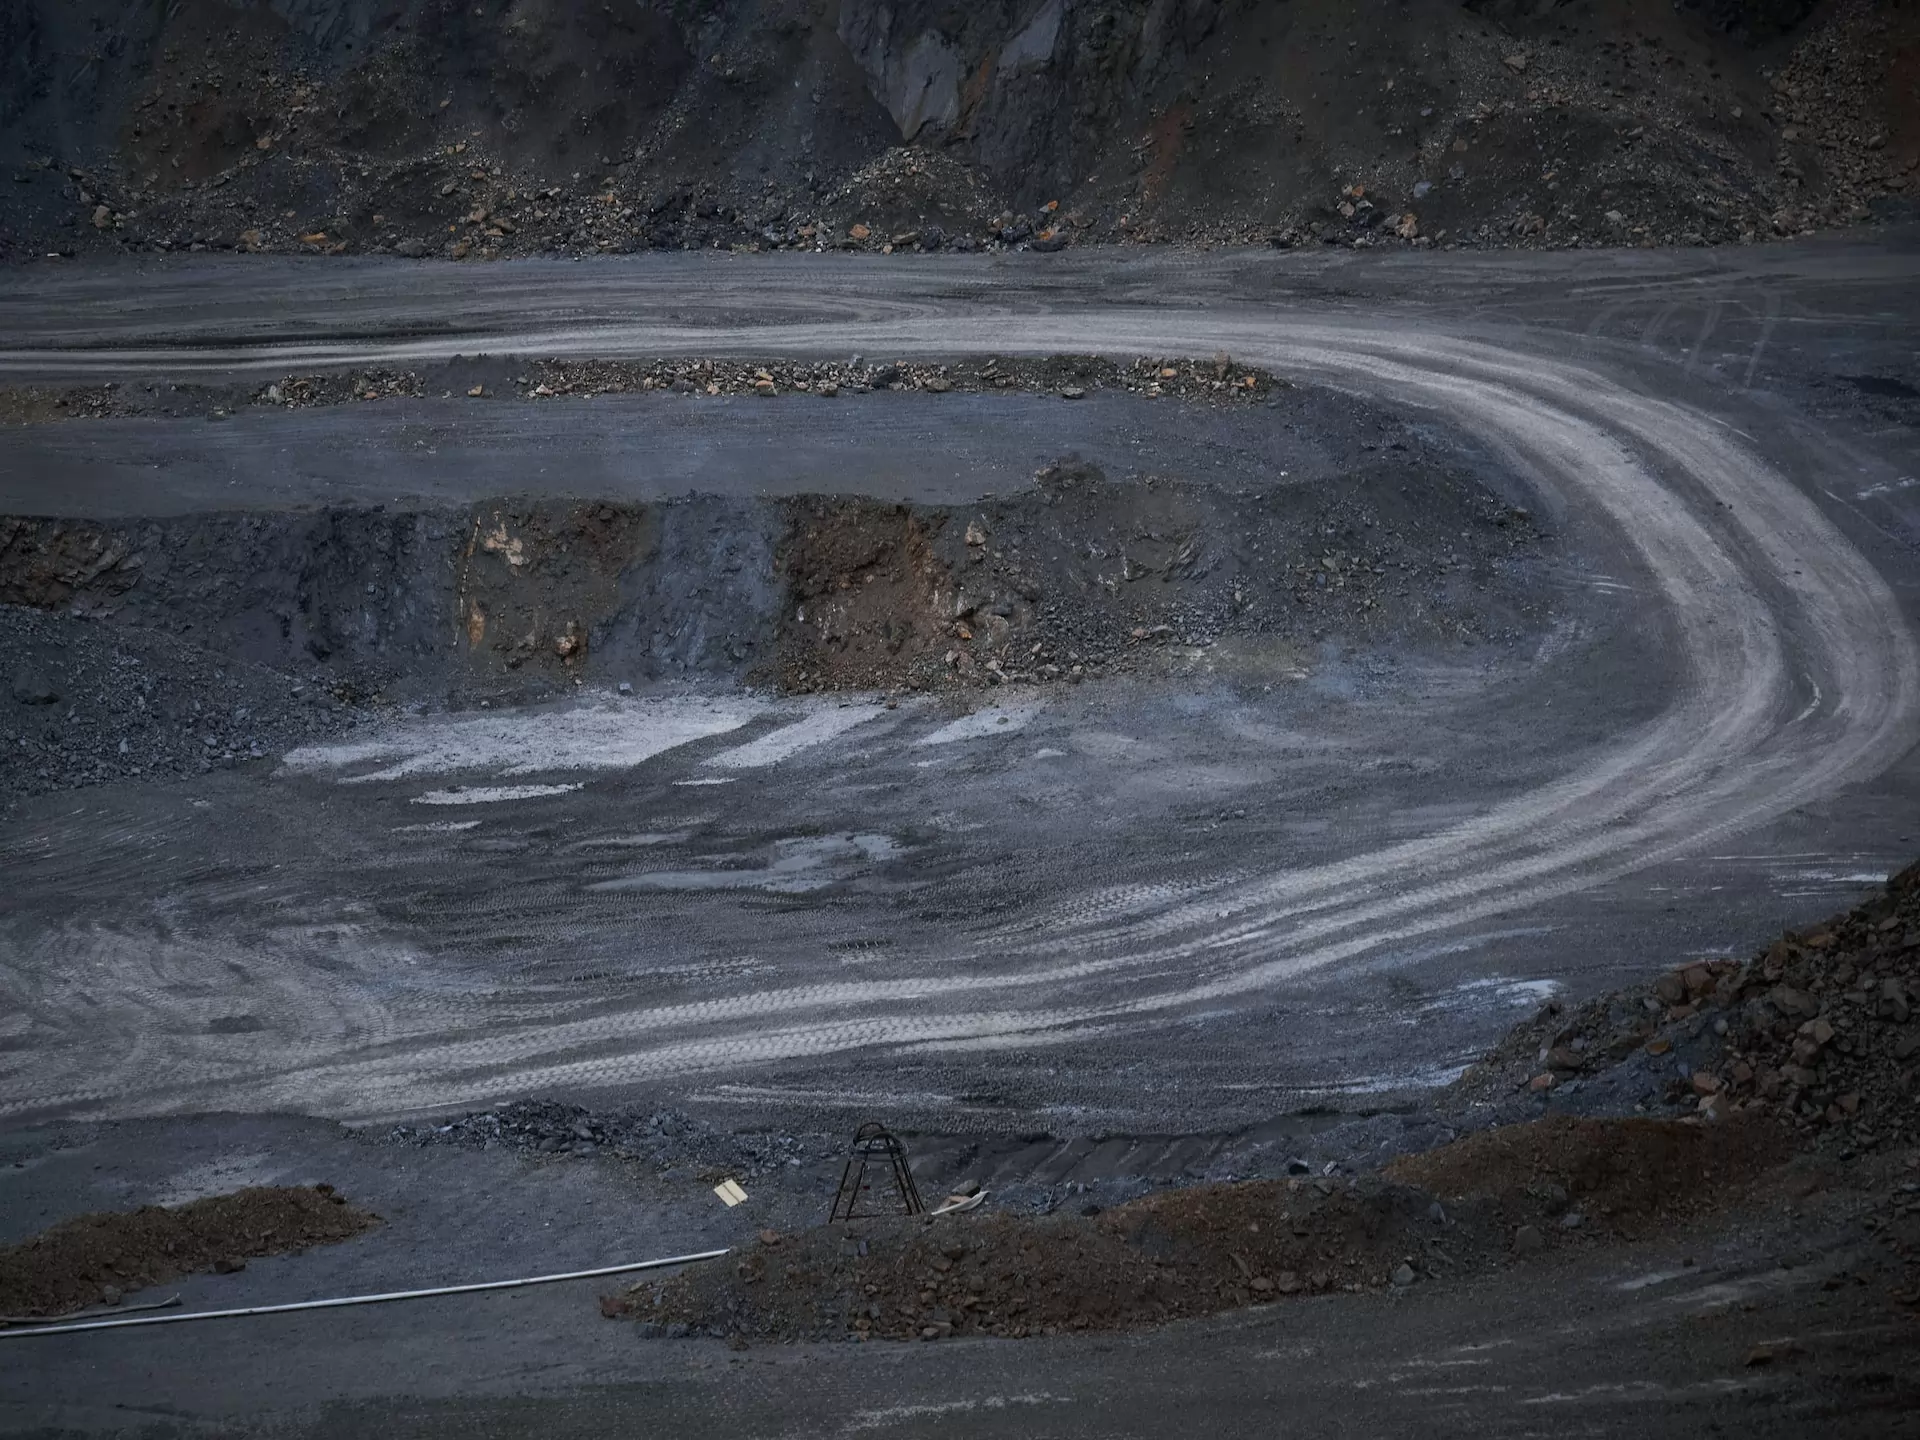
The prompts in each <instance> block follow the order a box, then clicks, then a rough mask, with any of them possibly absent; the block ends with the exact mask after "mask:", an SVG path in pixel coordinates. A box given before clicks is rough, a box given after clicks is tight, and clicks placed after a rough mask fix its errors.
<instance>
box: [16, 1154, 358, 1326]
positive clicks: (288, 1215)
mask: <svg viewBox="0 0 1920 1440" xmlns="http://www.w3.org/2000/svg"><path fill="white" fill-rule="evenodd" d="M379 1223H380V1220H379V1217H378V1216H376V1215H371V1214H369V1213H367V1212H366V1211H364V1210H358V1209H355V1208H354V1207H353V1206H352V1205H349V1204H348V1203H347V1199H346V1197H345V1196H344V1195H341V1194H339V1193H338V1192H337V1191H335V1190H334V1188H333V1187H332V1186H331V1185H314V1186H311V1187H308V1186H255V1187H252V1188H249V1189H246V1190H237V1191H235V1192H234V1193H233V1194H231V1195H212V1196H208V1197H207V1198H206V1199H204V1200H195V1201H192V1202H190V1203H189V1204H186V1205H181V1206H177V1207H173V1208H168V1207H165V1206H160V1205H144V1206H142V1207H141V1208H140V1209H138V1210H134V1211H130V1212H119V1213H105V1214H95V1215H76V1216H74V1217H73V1218H72V1219H70V1220H62V1221H61V1222H60V1223H59V1224H58V1225H55V1226H53V1227H52V1228H51V1229H48V1230H45V1231H43V1232H41V1233H40V1234H38V1235H36V1236H34V1237H33V1238H32V1239H30V1240H25V1241H22V1242H21V1243H20V1244H18V1245H9V1246H7V1247H6V1248H4V1249H0V1314H5V1315H8V1316H53V1315H64V1314H67V1313H68V1312H70V1311H74V1310H79V1309H82V1308H84V1307H86V1306H89V1305H98V1304H102V1303H106V1304H117V1303H118V1302H119V1299H120V1297H121V1296H122V1295H124V1294H126V1293H128V1292H129V1291H133V1290H138V1289H140V1288H141V1287H142V1286H146V1285H158V1284H160V1283H162V1282H163V1281H167V1280H172V1279H174V1278H175V1277H177V1276H180V1275H190V1274H193V1273H195V1272H196V1271H202V1270H214V1271H220V1272H226V1271H231V1270H238V1269H240V1268H242V1267H243V1266H244V1264H245V1262H246V1261H247V1260H248V1259H251V1258H253V1257H256V1256H261V1255H285V1254H289V1253H297V1252H299V1251H301V1250H309V1249H311V1248H313V1247H314V1246H315V1245H331V1244H335V1243H337V1242H339V1241H341V1240H350V1239H352V1238H353V1237H354V1236H355V1235H358V1234H360V1233H361V1232H363V1231H366V1230H370V1229H372V1228H373V1227H374V1226H375V1225H378V1224H379Z"/></svg>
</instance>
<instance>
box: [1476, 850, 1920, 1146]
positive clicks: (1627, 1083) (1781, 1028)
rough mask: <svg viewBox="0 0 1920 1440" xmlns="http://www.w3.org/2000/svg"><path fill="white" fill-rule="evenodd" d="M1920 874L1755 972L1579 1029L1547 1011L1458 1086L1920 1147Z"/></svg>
mask: <svg viewBox="0 0 1920 1440" xmlns="http://www.w3.org/2000/svg"><path fill="white" fill-rule="evenodd" d="M1917 1080H1920V863H1916V864H1914V865H1910V866H1908V867H1907V868H1906V869H1904V870H1902V871H1901V872H1900V873H1899V874H1897V875H1895V876H1893V878H1892V879H1890V880H1889V881H1888V882H1887V886H1886V889H1885V890H1884V891H1883V892H1882V893H1881V894H1879V895H1877V896H1875V897H1874V898H1873V899H1871V900H1869V901H1867V902H1866V903H1865V904H1863V905H1860V906H1858V907H1856V908H1855V909H1853V910H1850V911H1848V912H1846V913H1845V914H1842V915H1836V916H1834V917H1833V918H1832V919H1830V920H1827V921H1825V922H1823V923H1821V924H1818V925H1814V926H1811V927H1808V928H1807V929H1804V930H1800V931H1797V932H1789V933H1788V934H1786V935H1783V936H1782V937H1781V938H1780V939H1778V940H1776V941H1774V942H1773V943H1772V944H1770V945H1769V946H1767V948H1766V949H1765V950H1763V951H1761V952H1760V953H1759V954H1757V955H1755V956H1754V957H1752V958H1751V959H1749V960H1747V961H1745V962H1740V963H1736V962H1735V961H1733V960H1714V961H1706V962H1700V963H1694V964H1689V965H1686V966H1683V967H1681V968H1680V969H1678V970H1675V971H1671V972H1669V973H1667V974H1665V975H1662V976H1660V977H1659V978H1658V979H1657V980H1655V981H1653V982H1652V983H1651V984H1650V985H1647V986H1644V987H1638V988H1635V989H1632V990H1627V991H1621V992H1618V993H1616V994H1613V995H1607V996H1602V997H1600V998H1598V999H1596V1000H1593V1001H1591V1002H1589V1003H1587V1004H1586V1005H1583V1006H1581V1007H1579V1008H1578V1009H1577V1010H1575V1011H1573V1012H1571V1013H1565V1012H1563V1011H1561V1010H1560V1008H1559V1007H1558V1006H1557V1005H1550V1006H1549V1007H1548V1008H1547V1010H1546V1011H1544V1012H1542V1014H1541V1015H1540V1016H1538V1017H1536V1019H1535V1021H1534V1022H1533V1023H1532V1024H1530V1025H1528V1026H1526V1027H1523V1029H1522V1030H1520V1031H1518V1032H1516V1033H1515V1034H1514V1035H1513V1036H1511V1037H1510V1038H1509V1039H1508V1040H1507V1042H1505V1044H1503V1045H1502V1046H1501V1048H1500V1049H1499V1050H1498V1051H1496V1052H1495V1053H1494V1055H1492V1056H1491V1057H1489V1059H1488V1061H1487V1062H1486V1063H1484V1064H1482V1065H1481V1066H1478V1067H1476V1068H1475V1069H1474V1070H1473V1071H1470V1072H1469V1073H1468V1075H1467V1076H1465V1077H1463V1079H1462V1081H1461V1086H1462V1090H1463V1092H1464V1093H1466V1094H1468V1095H1473V1096H1478V1097H1480V1098H1486V1099H1497V1098H1499V1097H1500V1096H1502V1095H1503V1094H1512V1093H1513V1092H1515V1091H1524V1092H1526V1093H1529V1094H1531V1095H1535V1096H1538V1097H1542V1099H1543V1103H1547V1104H1553V1105H1555V1106H1556V1108H1558V1106H1559V1104H1560V1102H1562V1101H1563V1100H1564V1101H1568V1102H1570V1103H1569V1105H1568V1108H1582V1109H1586V1108H1593V1107H1598V1106H1604V1105H1609V1104H1615V1103H1619V1102H1620V1101H1622V1100H1630V1101H1632V1102H1633V1103H1635V1104H1637V1105H1638V1106H1639V1107H1640V1108H1643V1109H1647V1110H1655V1111H1664V1112H1669V1113H1690V1114H1696V1115H1699V1116H1700V1117H1702V1118H1703V1119H1707V1120H1716V1119H1720V1118H1723V1117H1726V1116H1729V1115H1734V1114H1746V1113H1756V1114H1763V1115H1768V1116H1772V1117H1775V1118H1777V1119H1779V1120H1782V1121H1785V1122H1788V1123H1790V1124H1791V1125H1793V1126H1794V1127H1796V1128H1797V1129H1798V1130H1799V1131H1800V1132H1802V1133H1803V1134H1805V1135H1806V1136H1807V1137H1808V1138H1809V1139H1811V1140H1812V1141H1813V1142H1814V1143H1816V1144H1819V1145H1822V1146H1835V1147H1839V1148H1843V1149H1871V1148H1874V1147H1876V1146H1880V1145H1885V1144H1891V1143H1900V1142H1905V1143H1913V1142H1915V1141H1920V1084H1917Z"/></svg>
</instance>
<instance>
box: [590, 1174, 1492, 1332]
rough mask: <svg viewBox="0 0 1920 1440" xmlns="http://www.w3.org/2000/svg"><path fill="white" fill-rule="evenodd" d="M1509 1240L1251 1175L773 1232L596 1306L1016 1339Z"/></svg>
mask: <svg viewBox="0 0 1920 1440" xmlns="http://www.w3.org/2000/svg"><path fill="white" fill-rule="evenodd" d="M1088 1208H1089V1209H1092V1208H1093V1207H1088ZM1498 1243H1499V1242H1498V1239H1497V1237H1496V1235H1495V1234H1494V1233H1493V1232H1492V1231H1491V1230H1489V1229H1487V1228H1486V1227H1485V1226H1482V1225H1479V1224H1476V1223H1471V1222H1468V1221H1463V1220H1462V1219H1461V1218H1459V1217H1455V1216H1452V1215H1449V1214H1448V1213H1447V1212H1446V1211H1445V1210H1444V1209H1442V1208H1441V1207H1439V1206H1437V1205H1436V1204H1435V1203H1434V1201H1433V1199H1432V1197H1431V1196H1429V1195H1426V1194H1424V1193H1422V1192H1419V1191H1416V1190H1412V1189H1408V1188H1407V1187H1405V1186H1401V1185H1396V1184H1392V1183H1389V1182H1386V1181H1382V1180H1380V1179H1377V1178H1362V1179H1357V1180H1356V1179H1346V1180H1335V1179H1332V1178H1327V1177H1323V1178H1320V1179H1299V1178H1296V1179H1291V1180H1284V1181H1254V1182H1249V1183H1245V1184H1237V1185H1201V1186H1194V1187H1191V1188H1188V1189H1180V1190H1168V1191H1162V1192H1160V1193H1157V1194H1154V1195H1149V1196H1145V1197H1143V1198H1141V1199H1139V1200H1135V1201H1133V1202H1131V1203H1129V1204H1126V1205H1123V1206H1119V1207H1116V1208H1114V1209H1112V1210H1107V1211H1104V1212H1100V1213H1097V1214H1085V1213H1081V1214H1054V1215H1049V1216H1040V1217H1030V1216H1015V1215H1009V1214H998V1213H992V1212H985V1213H981V1212H974V1213H966V1214H959V1215H950V1216H941V1217H938V1218H927V1217H922V1218H919V1219H914V1220H905V1219H898V1220H874V1221H855V1222H851V1223H848V1224H842V1225H835V1226H829V1227H824V1228H821V1229H817V1230H812V1231H808V1232H805V1233H802V1234H798V1235H782V1234H780V1233H778V1232H776V1231H771V1230H769V1231H763V1232H762V1233H761V1235H760V1236H759V1238H758V1240H757V1241H756V1242H755V1243H754V1244H753V1245H752V1246H751V1247H750V1248H748V1249H746V1250H745V1251H744V1252H742V1253H740V1254H739V1255H737V1256H734V1257H729V1259H728V1260H727V1261H726V1262H724V1263H722V1264H718V1265H713V1266H706V1267H699V1268H696V1269H692V1270H689V1271H687V1272H685V1273H683V1274H680V1275H676V1276H674V1277H672V1278H671V1279H668V1280H664V1281H657V1282H650V1283H646V1284H641V1285H639V1286H636V1287H634V1288H633V1289H632V1290H630V1291H628V1292H626V1293H625V1294H624V1295H622V1296H618V1297H613V1296H609V1297H607V1298H606V1299H605V1300H604V1301H603V1302H602V1309H603V1310H604V1311H606V1313H607V1314H608V1315H609V1316H614V1317H619V1316H627V1317H633V1318H636V1319H638V1320H639V1321H641V1322H642V1323H643V1324H644V1325H645V1326H646V1327H647V1332H646V1333H648V1334H650V1335H681V1336H684V1335H690V1334H693V1335H714V1336H727V1337H739V1338H742V1339H746V1340H781V1341H796V1340H813V1339H828V1338H836V1337H837V1338H845V1339H862V1340H866V1339H888V1340H915V1339H919V1340H935V1339H941V1338H944V1337H947V1336H952V1335H998V1336H1006V1337H1012V1338H1020V1337H1026V1336H1043V1335H1058V1334H1067V1333H1071V1332H1075V1331H1086V1330H1119V1329H1129V1328H1135V1327H1139V1326H1144V1325H1156V1324H1161V1323H1164V1322H1166V1321H1170V1320H1176V1319H1180V1318H1183V1317H1188V1316H1195V1315H1209V1314H1213V1313H1216V1312H1218V1311H1222V1310H1230V1309H1236V1308H1240V1307H1243V1306H1248V1305H1258V1304H1265V1303H1268V1302H1271V1301H1277V1300H1284V1299H1290V1298H1295V1297H1301V1296H1310V1295H1314V1294H1320V1293H1325V1292H1328V1291H1332V1290H1348V1291H1357V1290H1382V1289H1385V1290H1396V1289H1405V1288H1407V1287H1409V1286H1412V1285H1415V1284H1419V1283H1423V1282H1427V1281H1431V1280H1433V1279H1434V1278H1436V1277H1439V1276H1442V1275H1446V1274H1450V1273H1453V1272H1455V1271H1457V1270H1458V1269H1460V1268H1462V1267H1464V1266H1467V1265H1470V1264H1473V1263H1478V1262H1482V1261H1484V1260H1485V1258H1486V1257H1487V1256H1488V1255H1490V1254H1491V1253H1492V1252H1493V1251H1495V1250H1496V1249H1497V1247H1498Z"/></svg>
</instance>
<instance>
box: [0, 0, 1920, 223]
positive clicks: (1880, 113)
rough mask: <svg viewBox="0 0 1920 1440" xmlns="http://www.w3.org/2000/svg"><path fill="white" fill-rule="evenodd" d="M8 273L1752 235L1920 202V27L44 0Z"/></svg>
mask: <svg viewBox="0 0 1920 1440" xmlns="http://www.w3.org/2000/svg"><path fill="white" fill-rule="evenodd" d="M0 56H4V57H5V58H4V61H3V62H0V137H4V138H0V165H4V166H6V167H8V168H9V169H11V170H12V171H13V172H14V174H13V179H14V181H15V183H13V184H11V185H9V186H8V187H6V190H5V193H4V194H0V249H3V250H5V251H7V252H11V253H15V254H20V255H29V254H39V253H42V252H44V251H47V250H56V251H74V250H79V249H117V248H123V247H124V248H131V249H138V250H157V249H198V248H214V249H238V250H248V251H251V250H272V251H294V252H302V253H314V254H332V253H364V252H369V251H371V252H384V253H392V254H398V255H404V256H427V255H443V256H448V257H452V258H472V257H490V256H499V255H509V254H518V253H528V252H534V251H548V250H561V251H567V252H572V253H587V252H601V251H618V250H632V249H640V248H660V247H665V248H673V249H679V248H685V247H695V248H705V247H708V246H715V245H719V246H731V247H737V248H745V249H768V248H805V249H817V248H822V247H826V246H839V247H848V248H856V249H876V250H880V249H890V250H903V249H945V248H959V249H963V250H966V249H979V248H982V247H988V248H992V247H1010V246H1018V247H1026V248H1035V249H1042V250H1045V249H1058V248H1063V247H1065V246H1067V245H1069V244H1084V243H1096V242H1109V243H1113V242H1127V241H1135V240H1184V241H1192V240H1202V241H1240V242H1244V241H1249V240H1252V241H1255V242H1261V241H1265V240H1267V239H1269V238H1273V239H1276V240H1277V241H1279V242H1281V243H1303V242H1308V241H1314V242H1318V241H1336V242H1339V243H1344V244H1360V245H1375V244H1385V245H1418V244H1429V243H1436V242H1437V243H1443V244H1468V245H1565V244H1574V243H1583V244H1596V243H1605V244H1660V243H1667V244H1672V243H1688V242H1698V241H1725V240H1739V239H1742V238H1747V237H1754V236H1764V235H1770V234H1777V233H1796V232H1798V231H1800V230H1803V229H1806V228H1808V227H1812V226H1819V225H1828V224H1840V223H1848V222H1850V221H1853V220H1857V219H1860V218H1863V217H1866V216H1868V215H1871V214H1876V213H1882V214H1895V213H1898V212H1899V211H1900V209H1901V207H1902V206H1908V207H1910V206H1911V205H1912V203H1913V202H1914V201H1915V199H1916V197H1917V196H1920V168H1917V167H1920V99H1917V98H1916V94H1915V89H1914V85H1915V75H1916V67H1917V66H1920V7H1915V6H1913V5H1912V4H1910V3H1902V0H1879V3H1875V0H1835V3H1826V4H1815V3H1811V0H1782V3H1780V4H1777V5H1750V4H1723V3H1719V0H1700V3H1690V4H1683V5H1672V4H1666V3H1652V0H1599V3H1595V4H1591V5H1583V6H1579V7H1573V6H1565V5H1545V6H1541V5H1528V4H1519V3H1514V0H1467V3H1445V4H1429V5H1419V6H1406V7H1400V8H1398V9H1396V10H1387V11H1382V10H1377V9H1356V8H1355V7H1353V6H1351V5H1349V4H1345V3H1341V0H1298V3H1292V4H1288V5H1257V4H1236V3H1220V0H1171V3H1169V0H1099V3H1094V4H1073V5H1069V4H1064V3H1062V0H1045V3H1039V4H1035V3H1030V0H990V3H976V0H967V3H959V0H843V3H840V4H837V5H824V4H817V5H799V6H796V5H792V4H788V3H784V0H727V3H724V4H719V5H710V6H700V7H691V8H689V7H687V6H683V5H676V4H668V3H655V0H649V3H640V4H632V5H626V6H622V7H606V6H600V7H593V6H585V7H583V6H577V5H566V4H560V3H555V0H522V3H516V4H512V5H505V4H500V3H490V4H485V5H479V6H470V5H467V4H464V3H453V0H400V3H395V4H392V5H387V6H382V7H377V8H376V9H373V10H369V9H368V8H367V7H364V6H361V5H359V4H357V3H352V0H315V3H307V4H303V5H301V6H299V7H291V8H290V7H287V6H285V5H280V4H269V3H267V0H241V3H233V0H185V3H179V4H173V5H168V6H146V7H133V9H132V10H129V8H128V7H126V6H123V5H119V4H109V3H107V0H29V3H23V4H18V5H14V6H12V7H9V9H8V11H7V13H6V15H5V16H4V17H0Z"/></svg>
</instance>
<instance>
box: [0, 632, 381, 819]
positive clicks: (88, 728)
mask: <svg viewBox="0 0 1920 1440" xmlns="http://www.w3.org/2000/svg"><path fill="white" fill-rule="evenodd" d="M0 682H4V683H5V684H6V686H7V689H6V691H5V692H4V694H0V795H6V796H9V797H14V798H17V797H20V796H27V795H39V794H45V793H48V792H50V791H55V790H66V789H71V788H73V787H75V786H79V785H97V784H102V783H105V782H107V781H112V780H126V779H138V778H140V777H143V776H144V777H152V776H191V775H205V774H208V773H210V772H212V771H214V770H230V769H234V768H236V767H238V766H244V765H249V764H258V765H266V764H270V763H272V762H271V760H270V758H269V757H273V756H278V755H279V754H281V753H282V752H283V751H285V750H287V749H290V748H291V747H293V746H295V745H298V744H302V743H305V742H307V741H310V740H314V739H318V738H322V737H325V736H330V735H337V734H340V733H342V732H343V731H345V730H348V729H351V728H352V727H353V726H355V725H357V724H360V723H363V722H364V721H365V720H366V719H367V718H368V717H369V712H367V711H366V710H365V709H364V708H362V707H359V706H357V705H355V704H351V703H349V699H348V698H346V697H343V695H342V694H340V693H336V691H335V690H334V689H333V688H332V686H333V685H334V684H335V683H337V682H333V681H316V680H314V679H313V678H311V677H300V676H291V675H287V674H284V673H282V672H280V671H277V670H272V669H268V668H266V667H264V666H259V665H251V664H247V663H245V662H243V661H238V660H234V659H232V658H230V657H226V656H223V655H221V654H219V653H217V652H213V651H209V650H207V649H205V648H203V647H201V646H198V645H195V644H192V643H191V642H189V641H186V640H182V639H179V638H176V637H174V636H170V635H164V634H160V633H157V632H154V631H151V630H145V629H140V628H134V627H127V626H121V625H114V624H110V623H108V622H105V621H102V620H95V619H88V618H83V617H80V616H75V615H71V614H64V613H58V612H48V611H44V610H37V609H30V608H27V607H25V606H20V605H0Z"/></svg>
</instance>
